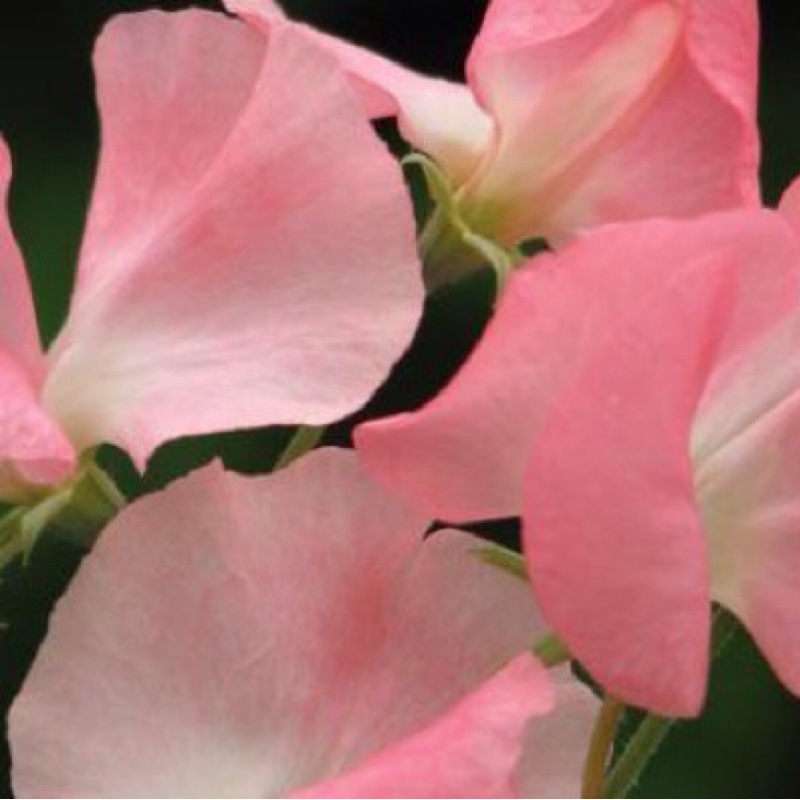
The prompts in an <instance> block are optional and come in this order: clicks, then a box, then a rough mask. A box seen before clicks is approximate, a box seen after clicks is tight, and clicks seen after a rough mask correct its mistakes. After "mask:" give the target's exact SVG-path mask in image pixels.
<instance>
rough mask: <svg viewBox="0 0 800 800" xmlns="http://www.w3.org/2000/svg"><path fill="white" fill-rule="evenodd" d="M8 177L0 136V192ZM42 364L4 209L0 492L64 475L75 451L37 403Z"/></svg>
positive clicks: (10, 496)
mask: <svg viewBox="0 0 800 800" xmlns="http://www.w3.org/2000/svg"><path fill="white" fill-rule="evenodd" d="M10 180H11V158H10V155H9V152H8V149H7V148H6V146H5V144H4V143H3V142H2V140H0V195H2V196H3V198H5V196H6V194H7V191H8V184H9V182H10ZM43 370H44V361H43V358H42V351H41V348H40V345H39V333H38V330H37V327H36V314H35V311H34V307H33V298H32V297H31V290H30V285H29V283H28V276H27V273H26V271H25V264H24V262H23V261H22V256H21V255H20V252H19V248H18V247H17V243H16V241H15V240H14V235H13V233H12V232H11V226H10V225H9V222H8V217H7V215H6V213H5V212H4V213H2V214H0V396H1V397H2V398H3V401H2V404H0V497H2V498H3V499H6V500H14V499H19V498H20V497H21V496H24V495H25V492H26V491H27V489H26V484H30V483H32V484H51V483H57V482H59V481H61V480H62V479H64V478H66V477H67V476H68V475H69V474H70V472H71V471H72V470H73V468H74V466H75V454H74V452H73V450H72V447H71V445H70V444H69V442H68V441H67V440H66V439H65V438H64V435H63V434H62V433H61V431H60V430H59V428H58V426H57V425H56V423H55V422H54V421H53V420H52V419H50V418H49V417H48V416H47V414H46V413H45V412H44V411H43V410H42V409H41V407H40V406H39V401H38V397H37V394H38V390H39V386H40V382H41V378H42V373H43Z"/></svg>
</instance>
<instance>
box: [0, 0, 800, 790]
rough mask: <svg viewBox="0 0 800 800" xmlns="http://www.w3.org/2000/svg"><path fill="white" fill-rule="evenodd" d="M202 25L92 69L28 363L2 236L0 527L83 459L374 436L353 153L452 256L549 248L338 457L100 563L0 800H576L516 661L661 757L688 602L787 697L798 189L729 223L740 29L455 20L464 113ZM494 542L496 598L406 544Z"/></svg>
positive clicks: (367, 257) (582, 714)
mask: <svg viewBox="0 0 800 800" xmlns="http://www.w3.org/2000/svg"><path fill="white" fill-rule="evenodd" d="M226 5H227V7H228V9H229V11H230V12H231V16H225V15H223V14H219V13H211V12H202V11H186V12H180V13H173V14H165V13H161V12H145V13H139V14H131V15H124V16H120V17H118V18H116V19H115V20H114V21H112V22H111V23H110V25H109V26H108V27H107V28H106V29H105V30H104V32H103V33H102V34H101V36H100V39H99V41H98V44H97V48H96V55H95V72H96V77H97V96H98V105H99V109H100V116H101V141H102V147H101V154H100V162H99V167H98V174H97V179H96V186H95V190H94V195H93V200H92V203H91V208H90V212H89V216H88V222H87V228H86V233H85V238H84V241H83V246H82V249H81V255H80V262H79V265H78V271H77V279H76V285H75V290H74V294H73V298H72V305H71V309H70V312H69V316H68V319H67V322H66V323H65V326H64V328H63V330H62V331H61V333H60V335H59V336H58V337H57V339H56V341H55V342H54V344H53V345H52V346H51V347H50V348H49V350H48V351H47V352H46V353H45V352H44V351H43V349H42V347H41V345H40V342H39V338H38V333H37V324H36V317H35V313H34V308H33V302H32V299H31V295H30V290H29V286H28V282H27V277H26V273H25V267H24V264H23V262H22V259H21V256H20V254H19V251H18V249H17V246H16V244H15V242H14V239H13V235H12V233H11V229H10V226H9V224H8V222H7V221H5V220H3V221H2V223H0V312H2V313H1V314H0V386H2V387H3V393H2V402H0V493H2V496H3V497H4V498H5V499H8V500H12V501H15V502H21V503H30V502H32V501H34V500H36V499H37V498H40V497H42V496H46V495H47V493H48V492H49V491H51V490H53V489H55V488H57V487H59V486H62V485H64V484H65V483H69V481H70V480H71V479H72V477H73V476H74V474H75V473H76V470H77V468H78V463H79V457H80V456H81V454H82V453H84V452H85V451H89V450H91V449H92V448H94V447H95V446H97V445H99V444H102V443H112V444H116V445H118V446H119V447H121V448H123V449H124V450H126V451H127V452H128V453H129V454H130V456H131V457H132V458H133V460H134V461H135V463H136V464H137V465H138V466H140V467H144V466H145V464H146V462H147V460H148V458H149V456H150V455H151V454H152V453H153V451H154V450H155V449H156V448H157V447H158V446H159V445H161V444H162V443H164V442H166V441H168V440H171V439H174V438H177V437H181V436H186V435H193V434H200V433H208V432H213V431H223V430H232V429H247V428H252V427H255V426H265V425H278V424H284V425H286V424H298V425H299V424H304V425H315V426H320V425H326V424H328V423H331V422H334V421H336V420H339V419H342V418H343V417H345V416H347V415H348V414H350V413H352V412H354V411H356V410H357V409H359V408H361V407H362V406H363V405H364V404H365V403H366V402H367V401H368V400H369V398H370V396H371V395H372V393H373V392H374V391H375V390H376V389H377V388H378V386H379V385H380V384H381V383H382V382H383V381H384V380H385V379H386V378H387V376H388V375H389V373H390V371H391V369H392V367H393V365H394V364H395V363H396V362H397V361H398V359H399V358H400V357H401V356H402V355H403V353H404V351H405V349H406V348H407V347H408V345H409V343H410V341H411V339H412V337H413V335H414V332H415V329H416V326H417V324H418V321H419V319H420V316H421V314H422V307H423V300H424V294H425V292H424V288H423V283H422V273H421V269H420V266H421V265H420V259H419V257H418V255H417V241H416V232H415V227H414V220H413V214H412V208H411V202H410V198H409V195H408V191H407V189H406V187H405V184H404V181H403V175H402V170H401V166H400V165H399V164H398V163H397V161H396V159H395V158H394V157H393V156H392V155H390V153H389V152H388V151H387V149H386V148H385V147H384V145H383V144H382V143H381V141H380V140H379V139H378V137H377V136H376V134H375V133H374V131H373V129H372V127H371V124H370V121H371V120H372V119H376V118H379V117H386V116H394V117H396V118H397V121H398V125H399V129H400V131H401V133H402V135H403V136H404V137H405V139H406V140H407V142H408V143H409V145H410V146H411V147H412V148H414V149H415V150H416V151H418V152H420V153H422V154H424V156H425V158H426V159H427V160H428V161H429V163H430V164H431V165H433V167H432V168H433V169H435V170H436V171H437V172H438V173H439V175H440V178H441V181H442V185H443V186H445V187H446V191H447V192H448V193H449V196H448V198H447V202H448V204H449V206H450V212H449V213H450V214H451V215H452V217H453V219H454V220H455V223H454V224H456V225H457V227H458V226H460V227H458V230H460V231H461V233H462V234H463V241H462V242H461V243H462V244H464V246H467V244H468V243H469V241H470V237H471V236H474V237H479V238H480V240H481V241H487V242H491V243H492V246H493V247H496V248H498V249H499V250H502V251H504V252H508V253H511V254H514V253H518V250H517V248H518V247H520V246H521V244H522V243H523V242H525V241H527V240H529V239H533V238H541V239H545V240H546V241H547V242H548V244H549V246H550V248H551V250H550V252H547V253H543V254H540V255H538V256H535V257H533V258H530V259H528V260H526V261H524V263H522V264H521V265H519V266H518V267H517V269H516V270H515V271H514V272H513V273H512V275H511V276H510V277H509V279H508V281H507V283H506V284H505V286H504V287H503V290H502V293H501V294H500V296H499V298H498V302H497V306H496V309H495V312H494V316H493V318H492V320H491V321H490V323H489V325H488V327H487V329H486V330H485V332H484V334H483V336H482V339H481V341H480V342H479V344H478V345H477V347H476V349H475V350H474V352H473V353H472V354H471V356H470V357H469V359H468V361H467V362H466V364H465V365H464V366H463V368H461V369H460V371H459V372H458V373H457V374H456V375H455V376H454V377H453V378H452V380H451V382H450V383H449V385H448V386H447V387H446V388H445V389H444V390H443V391H442V392H441V393H440V394H439V395H438V396H437V397H436V398H434V399H433V400H432V401H431V402H429V403H428V404H427V405H425V406H424V407H423V408H421V409H419V410H416V411H413V412H410V413H406V414H402V415H400V416H396V417H391V418H388V419H382V420H373V421H370V422H367V423H364V424H362V425H360V426H359V427H358V428H357V430H356V432H355V437H354V439H355V452H352V451H346V450H338V449H333V448H323V449H320V450H318V451H316V452H313V453H310V454H308V455H305V456H303V457H302V458H300V459H299V460H298V461H297V462H295V463H294V464H292V465H291V466H289V467H287V468H285V469H282V470H279V471H277V472H274V473H272V474H271V475H267V476H263V477H258V478H244V477H239V476H235V475H233V474H231V473H226V472H225V471H224V470H223V469H222V468H221V467H219V466H211V467H207V468H205V469H203V470H200V471H198V472H195V473H193V474H191V475H189V476H188V477H186V478H184V479H182V480H180V481H178V482H176V483H175V484H173V485H171V486H170V487H168V488H167V489H166V490H164V491H163V492H160V493H157V494H153V495H151V496H148V497H145V498H143V499H140V500H138V501H136V502H135V503H133V504H132V505H131V506H130V507H129V508H127V509H125V510H124V511H123V512H122V513H121V514H120V515H119V517H117V519H115V520H114V521H113V522H112V523H111V524H110V525H109V526H108V528H107V529H106V530H105V531H104V532H103V534H102V536H101V538H100V540H99V542H98V544H97V546H96V547H95V548H94V550H93V552H92V553H91V554H90V555H89V556H87V558H86V560H85V562H84V563H83V565H82V567H81V568H80V570H79V572H78V574H77V576H76V578H75V580H74V581H73V583H72V585H71V586H70V588H69V589H68V590H67V593H66V595H65V596H64V598H63V599H62V601H61V603H60V605H59V607H58V608H57V610H56V611H55V613H54V615H53V618H52V620H51V625H50V630H49V633H48V636H47V638H46V639H45V642H44V644H43V645H42V647H41V650H40V652H39V655H38V657H37V660H36V662H35V664H34V666H33V669H32V671H31V673H30V675H29V677H28V679H27V681H26V683H25V685H24V687H23V689H22V691H21V692H20V694H19V696H18V697H17V700H16V702H15V704H14V707H13V709H12V712H11V715H10V719H9V729H10V740H11V746H12V755H13V762H14V766H13V769H14V783H15V788H16V791H17V793H18V795H20V796H26V797H203V796H211V797H365V798H366V797H443V798H444V797H575V796H579V793H580V785H581V764H582V762H583V759H584V757H585V753H586V749H587V746H588V744H589V739H590V732H591V729H592V725H593V722H594V718H595V716H596V714H597V710H598V708H599V703H598V700H597V698H596V697H595V694H594V693H593V691H592V690H590V689H589V688H588V687H587V686H586V685H584V683H583V682H581V681H579V680H578V679H577V678H576V677H575V676H574V675H573V673H572V672H571V670H570V668H569V666H565V665H563V666H560V667H558V668H555V669H546V668H545V665H544V664H543V663H541V662H540V661H539V659H537V658H536V657H535V656H534V655H533V653H532V649H533V645H534V644H535V643H536V642H537V641H538V640H540V639H541V638H542V637H543V636H545V635H546V634H547V635H550V634H551V633H552V634H554V635H555V636H556V637H557V638H558V640H559V641H560V642H561V643H563V646H564V647H565V648H566V650H567V651H568V652H569V654H570V656H571V658H572V659H574V661H576V662H579V663H580V664H581V665H582V666H583V667H584V668H585V670H586V672H588V674H589V675H591V677H592V679H593V681H594V684H595V689H597V688H598V687H599V689H600V690H602V692H603V693H607V694H608V695H610V696H613V697H615V698H619V699H620V700H621V701H623V702H625V703H628V704H631V705H634V706H638V707H641V708H644V709H646V710H649V711H653V712H656V713H658V714H661V715H667V716H691V715H695V714H698V713H699V712H700V711H701V709H702V705H703V701H704V697H705V691H706V681H707V675H708V667H709V653H710V649H711V648H710V631H711V616H712V603H716V604H719V605H721V606H723V607H725V608H726V609H728V610H729V611H730V612H732V613H733V614H734V615H735V616H736V617H738V618H739V620H740V621H741V622H742V623H743V624H744V625H745V627H746V628H747V629H748V630H749V632H750V633H751V634H752V636H753V638H754V639H755V641H756V642H757V643H758V645H759V647H760V648H761V650H762V652H763V653H764V655H765V657H766V658H767V659H768V661H769V662H770V664H771V665H772V666H773V667H774V670H775V672H776V673H777V675H778V676H779V677H780V679H781V680H782V681H783V682H784V683H785V684H786V686H787V687H788V688H789V689H791V690H792V691H793V692H795V693H796V694H800V579H798V575H800V449H799V448H800V405H798V403H799V402H800V316H798V315H799V314H800V185H798V188H795V189H793V190H792V189H790V190H789V191H788V192H787V194H786V196H785V199H784V201H783V203H782V204H781V208H780V209H779V210H777V211H774V210H769V209H766V208H763V207H762V203H761V201H760V196H759V189H758V176H757V169H758V160H759V158H758V156H759V152H758V151H759V143H758V142H759V139H758V130H757V126H756V118H755V95H756V88H757V66H756V55H757V52H756V51H757V39H758V21H757V12H756V4H755V0H724V2H723V1H720V2H717V1H716V0H714V1H713V2H709V1H708V0H493V2H492V3H491V4H490V7H489V10H488V12H487V15H486V18H485V21H484V24H483V27H482V29H481V31H480V32H479V34H478V37H477V39H476V41H475V43H474V46H473V48H472V51H471V53H470V56H469V60H468V62H467V75H468V83H467V84H465V85H462V84H457V83H451V82H448V81H444V80H440V79H437V78H431V77H427V76H423V75H420V74H417V73H414V72H411V71H410V70H407V69H406V68H404V67H402V66H400V65H397V64H394V63H392V62H390V61H388V60H386V59H384V58H383V57H381V56H379V55H376V54H374V53H371V52H368V51H365V50H363V49H361V48H359V47H357V46H355V45H352V44H350V43H348V42H344V41H341V40H338V39H336V38H334V37H331V36H329V35H327V34H324V33H321V32H319V31H316V30H313V29H311V28H309V27H308V26H306V25H304V24H301V23H298V22H295V21H293V20H290V19H289V18H287V17H286V16H285V14H284V13H283V12H282V11H281V9H280V8H279V7H278V6H277V5H275V4H274V3H272V2H271V1H270V0H227V3H226ZM0 179H1V180H2V182H3V185H4V186H7V184H8V183H9V181H10V179H11V166H10V157H9V155H8V153H7V152H6V150H5V149H3V150H2V152H0ZM440 199H441V198H440ZM456 244H458V241H457V242H456ZM451 252H452V251H451ZM440 255H441V252H440ZM473 268H475V265H474V264H470V266H469V269H473ZM464 269H465V270H466V269H467V267H466V266H465V267H464ZM451 277H452V276H451ZM505 517H519V518H520V519H521V524H522V532H523V544H524V558H525V563H526V567H527V574H528V576H529V584H530V585H528V582H525V581H523V580H520V579H519V577H518V576H516V575H512V574H509V573H508V572H506V571H503V570H501V569H498V568H497V566H495V565H492V564H489V563H485V561H483V560H481V559H480V558H479V557H478V556H479V551H480V550H481V549H482V548H484V547H485V544H484V543H483V542H482V540H481V539H478V538H477V537H475V536H473V535H472V534H468V533H464V532H460V531H457V530H453V529H446V530H436V531H435V532H434V533H432V534H429V535H427V536H426V531H428V529H429V528H430V526H431V523H432V521H434V520H439V521H445V522H447V523H449V524H456V525H458V524H464V523H469V522H476V521H485V520H493V519H499V518H505Z"/></svg>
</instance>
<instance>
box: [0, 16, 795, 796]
mask: <svg viewBox="0 0 800 800" xmlns="http://www.w3.org/2000/svg"><path fill="white" fill-rule="evenodd" d="M730 1H731V0H700V2H730ZM485 4H486V3H485V0H286V2H285V5H286V7H287V8H288V9H289V10H290V11H292V13H293V14H294V15H295V16H297V17H299V18H303V19H306V20H309V21H313V22H314V23H316V24H317V25H319V26H320V27H323V28H326V29H328V30H331V31H335V32H337V33H340V34H343V35H346V36H348V37H350V38H352V39H354V40H357V41H360V42H362V43H365V44H369V45H371V46H373V47H375V48H377V49H380V50H382V51H384V52H386V53H387V54H390V55H392V56H394V57H396V58H398V59H401V60H403V61H405V62H406V63H407V64H409V65H412V66H415V67H417V68H419V69H423V70H427V71H430V72H435V73H439V74H443V75H449V76H452V77H463V75H462V70H463V61H464V56H465V54H466V51H467V49H468V46H469V42H470V41H471V38H472V36H473V35H474V32H475V30H476V28H477V26H478V24H479V22H480V19H481V15H482V13H483V10H484V7H485ZM2 5H3V8H2V10H0V130H2V131H3V134H4V136H5V138H6V139H7V141H8V142H9V144H10V147H11V150H12V153H13V156H14V167H15V178H14V184H13V187H12V195H11V207H12V219H13V223H14V226H15V230H16V232H17V234H18V237H19V239H20V242H21V245H22V247H23V250H24V252H25V255H26V258H27V260H28V264H29V267H30V270H31V273H32V277H33V282H34V290H35V294H36V301H37V305H38V309H39V311H40V315H41V327H42V333H43V335H44V337H45V338H46V339H49V338H51V337H52V336H53V334H54V333H55V331H56V330H57V329H58V326H59V325H60V322H61V320H62V319H63V316H64V314H65V312H66V307H67V301H68V297H69V289H70V285H71V280H72V271H73V267H74V262H75V254H76V250H77V246H78V242H79V240H80V234H81V227H82V224H83V217H84V213H85V208H86V203H87V199H88V195H89V191H90V187H91V181H92V175H93V169H94V165H95V159H96V154H97V119H96V111H95V107H94V100H93V92H92V77H91V67H90V57H91V47H92V41H93V40H94V37H95V36H96V34H97V32H98V30H99V29H100V27H101V26H102V24H103V22H104V21H105V20H106V19H108V17H110V16H111V15H113V14H114V13H118V12H121V11H132V10H139V9H144V8H151V7H155V6H158V7H161V8H173V9H174V8H182V7H187V6H189V5H195V6H205V7H208V8H214V7H217V6H216V4H215V3H214V2H211V0H209V2H195V3H188V2H180V1H179V0H175V2H147V0H135V1H134V0H124V1H123V0H24V2H22V3H9V2H7V3H3V4H2ZM761 6H762V29H763V46H762V70H763V71H762V89H761V112H760V113H761V124H762V131H763V136H764V166H763V185H764V195H765V198H766V199H767V200H768V201H769V202H774V201H775V199H776V198H777V197H778V196H779V195H780V192H781V190H782V189H783V188H784V187H785V186H786V185H787V184H788V182H789V181H790V180H791V178H792V177H793V176H794V175H796V174H798V173H800V4H798V3H795V2H792V0H765V1H764V2H762V3H761ZM488 304H489V284H488V283H487V282H486V281H485V280H482V279H481V278H478V279H477V280H473V281H472V282H470V283H469V284H468V285H466V286H464V287H462V288H461V289H459V290H458V291H456V292H453V293H451V294H449V295H448V296H446V297H443V298H441V299H440V300H438V301H436V302H434V303H431V304H430V305H429V308H428V313H427V315H426V322H425V324H424V326H423V330H422V331H421V333H420V335H419V337H418V340H417V342H416V344H415V346H414V349H413V351H412V353H411V355H410V357H409V358H407V359H406V361H405V363H404V364H403V365H402V366H401V368H400V369H399V370H398V372H397V374H396V375H395V376H394V377H393V379H392V380H391V382H390V384H389V385H388V386H387V387H385V388H384V390H383V391H382V392H381V393H380V394H379V396H378V397H377V398H376V400H375V401H374V402H373V403H372V404H371V405H370V407H369V408H368V409H367V410H366V411H365V412H364V413H363V414H362V416H364V415H375V414H379V413H384V412H386V411H388V410H394V409H399V408H402V407H408V406H410V405H415V404H417V403H419V402H420V401H422V400H423V399H425V398H426V397H427V396H429V395H430V394H431V393H432V392H434V391H435V389H436V387H437V386H439V385H440V384H441V382H442V381H443V380H444V379H445V378H446V376H447V375H448V374H449V373H450V372H451V371H452V369H453V368H454V367H455V365H457V364H458V363H459V361H460V360H461V359H463V357H464V355H465V353H466V352H467V351H468V350H469V347H470V346H471V343H472V342H473V341H474V339H475V337H476V335H477V334H478V332H479V330H480V327H481V325H482V322H483V320H484V319H485V317H486V314H487V313H488V308H489V305H488ZM351 424H352V421H349V422H346V423H344V424H343V425H341V426H338V427H337V428H336V429H334V430H332V431H331V432H330V433H329V434H328V437H327V438H328V441H332V442H344V441H346V440H347V436H348V431H349V427H350V425H351ZM287 435H288V432H287V431H274V430H273V431H259V432H255V433H251V434H247V435H246V436H242V435H233V436H222V437H209V438H205V439H202V440H199V441H197V440H196V441H193V442H189V443H186V442H182V443H177V444H174V445H171V446H168V447H166V448H164V449H163V450H162V451H160V452H159V453H158V454H157V457H156V459H155V461H154V464H153V466H152V468H151V469H150V470H148V474H147V476H145V479H144V480H143V481H142V480H140V479H138V478H137V477H136V476H135V474H134V473H133V471H132V470H131V469H130V467H129V466H128V465H127V464H126V463H125V462H124V460H121V459H120V458H119V457H116V456H114V455H113V454H112V455H111V456H110V459H111V460H110V464H111V467H112V469H113V470H114V471H115V474H116V475H117V476H118V477H119V479H120V480H121V481H122V482H123V484H124V485H125V486H126V488H127V489H128V491H129V492H131V493H133V494H135V493H138V492H141V491H144V490H146V489H149V488H152V487H154V486H157V485H160V484H163V483H164V482H165V481H167V480H169V479H170V478H171V477H173V476H175V475H176V474H179V473H180V472H181V471H184V470H185V469H187V468H188V467H189V466H191V465H193V464H196V463H199V462H201V461H204V460H207V459H208V458H211V457H212V456H213V455H215V454H221V455H222V456H223V457H224V458H225V459H226V461H227V462H228V463H229V464H230V465H232V466H234V467H236V468H239V469H242V470H247V471H258V470H262V469H266V468H268V467H269V466H270V464H271V463H272V461H273V459H274V458H275V455H276V454H277V452H278V451H279V449H280V447H281V446H282V444H283V443H284V442H285V440H286V436H287ZM512 534H513V531H512ZM77 561H78V554H77V553H76V552H75V551H73V550H71V549H70V548H69V547H68V546H66V545H59V544H58V543H55V542H49V543H47V544H46V545H45V546H43V547H41V548H40V549H39V551H37V553H36V555H35V557H34V559H33V560H32V562H31V564H30V565H29V566H28V568H26V569H24V570H16V572H14V573H13V574H10V575H8V576H6V578H5V580H4V581H3V583H2V584H0V619H1V620H3V621H4V623H5V627H4V629H2V630H0V676H1V677H0V703H2V704H3V707H4V708H6V707H7V706H8V703H9V702H10V700H11V698H12V697H13V695H14V693H15V692H16V691H17V689H18V687H19V685H20V682H21V680H22V679H23V677H24V673H25V670H26V668H27V665H28V663H29V662H30V659H31V657H32V655H33V653H34V652H35V649H36V645H37V643H38V641H39V640H40V638H41V636H42V635H43V632H44V629H45V625H46V619H47V614H48V611H49V608H50V606H51V604H52V602H53V600H54V598H55V597H57V596H58V594H59V593H60V591H61V590H62V588H63V586H64V585H65V583H66V581H67V580H68V578H69V575H70V574H71V572H72V570H73V569H74V568H75V565H76V564H77ZM798 579H800V576H798ZM798 744H800V702H798V701H796V700H794V699H792V698H791V697H790V696H789V695H788V694H787V693H786V692H785V691H783V689H782V688H781V687H780V686H779V685H778V684H777V683H776V681H775V680H774V679H773V677H772V676H771V674H770V672H769V670H768V668H767V667H766V666H765V665H764V664H763V662H762V661H761V660H760V658H759V657H758V656H757V654H756V653H755V652H754V650H753V648H752V646H751V644H750V643H749V641H748V640H747V637H746V635H745V634H744V633H741V632H740V633H739V634H738V635H737V637H736V639H735V640H734V642H733V644H732V645H731V646H729V648H728V649H727V650H726V653H725V656H724V658H723V659H722V660H721V662H720V663H719V664H718V665H717V666H716V667H715V672H714V675H713V680H712V688H711V692H710V697H709V704H708V711H707V713H706V714H705V715H704V716H703V718H702V719H700V720H697V721H693V722H686V723H681V724H679V725H678V726H676V728H675V729H674V732H673V733H672V734H671V735H670V737H669V738H668V740H667V742H666V744H665V746H664V747H663V748H662V750H661V751H660V753H659V755H658V756H657V758H656V759H655V760H654V761H653V762H652V763H651V766H650V767H649V769H648V770H647V772H646V774H645V776H644V780H643V782H642V783H641V785H640V786H639V788H638V796H641V797H795V796H797V795H798V793H800V757H798V752H800V751H798ZM0 782H2V783H1V784H0V792H2V793H3V796H6V797H10V796H11V793H10V789H9V784H8V755H7V752H5V749H3V750H2V751H0Z"/></svg>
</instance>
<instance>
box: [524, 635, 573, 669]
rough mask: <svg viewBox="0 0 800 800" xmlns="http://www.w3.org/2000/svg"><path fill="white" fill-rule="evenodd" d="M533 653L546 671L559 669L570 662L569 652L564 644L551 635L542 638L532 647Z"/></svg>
mask: <svg viewBox="0 0 800 800" xmlns="http://www.w3.org/2000/svg"><path fill="white" fill-rule="evenodd" d="M533 652H534V654H535V655H536V657H537V658H538V659H539V661H541V662H542V664H544V665H545V666H546V667H547V668H548V669H550V668H551V667H559V666H561V665H562V664H566V663H567V662H568V661H569V660H570V655H569V650H567V648H566V647H565V646H564V643H563V642H562V641H561V640H560V639H559V638H558V637H557V636H556V635H555V634H553V633H548V634H545V635H544V636H542V638H541V639H539V641H538V642H536V644H535V645H534V646H533Z"/></svg>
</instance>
